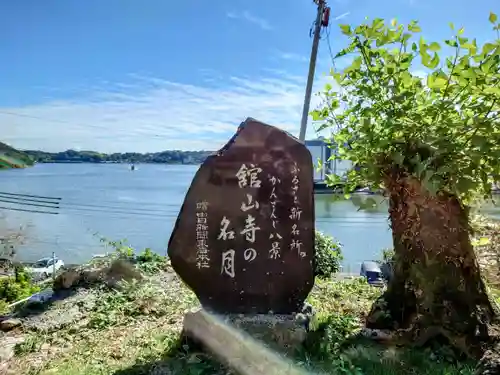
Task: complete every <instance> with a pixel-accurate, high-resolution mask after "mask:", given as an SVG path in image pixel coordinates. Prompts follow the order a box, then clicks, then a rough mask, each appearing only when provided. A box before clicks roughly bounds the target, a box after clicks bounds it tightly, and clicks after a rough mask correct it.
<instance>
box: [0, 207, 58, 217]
mask: <svg viewBox="0 0 500 375" xmlns="http://www.w3.org/2000/svg"><path fill="white" fill-rule="evenodd" d="M0 210H11V211H24V212H31V213H37V214H50V215H57V214H59V212H48V211H38V210H27V209H24V208H13V207H3V206H0Z"/></svg>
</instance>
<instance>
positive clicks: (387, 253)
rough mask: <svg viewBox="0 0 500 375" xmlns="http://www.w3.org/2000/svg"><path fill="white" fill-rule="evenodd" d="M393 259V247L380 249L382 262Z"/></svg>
mask: <svg viewBox="0 0 500 375" xmlns="http://www.w3.org/2000/svg"><path fill="white" fill-rule="evenodd" d="M393 259H394V249H392V248H387V249H382V262H391V261H392V260H393Z"/></svg>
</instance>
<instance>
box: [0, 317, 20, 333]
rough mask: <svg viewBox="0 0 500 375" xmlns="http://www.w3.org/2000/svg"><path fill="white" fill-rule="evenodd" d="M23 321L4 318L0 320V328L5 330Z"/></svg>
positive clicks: (17, 325)
mask: <svg viewBox="0 0 500 375" xmlns="http://www.w3.org/2000/svg"><path fill="white" fill-rule="evenodd" d="M21 324H23V322H22V321H21V320H20V319H16V318H10V319H6V320H2V321H1V322H0V330H2V331H4V332H7V331H10V330H12V329H14V328H16V327H19V326H20V325H21Z"/></svg>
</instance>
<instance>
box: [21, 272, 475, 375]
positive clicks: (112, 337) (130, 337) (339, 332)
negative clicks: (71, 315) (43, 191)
mask: <svg viewBox="0 0 500 375" xmlns="http://www.w3.org/2000/svg"><path fill="white" fill-rule="evenodd" d="M166 275H168V277H166ZM162 278H165V279H164V282H162V281H161V280H162ZM94 293H95V297H94V298H97V299H94V300H93V301H92V298H91V297H88V298H85V299H81V300H79V301H78V302H74V303H72V305H73V306H75V305H76V306H78V308H79V309H80V311H85V314H84V316H83V317H82V318H81V320H80V322H79V323H78V324H77V323H76V322H75V324H74V325H73V324H72V325H68V326H65V327H63V328H61V329H58V330H54V331H50V330H44V331H31V332H28V333H27V335H26V337H25V341H24V343H22V344H18V345H17V347H16V358H15V360H14V362H13V363H12V367H11V368H12V369H13V370H15V371H16V373H23V374H38V375H42V374H43V375H49V374H65V375H108V374H109V375H111V374H114V375H139V374H193V375H194V374H199V375H200V374H220V375H222V374H230V372H229V371H228V370H227V369H226V368H224V367H223V366H222V365H220V364H218V363H217V362H216V361H214V360H213V359H212V358H210V356H208V355H207V354H205V353H202V352H201V351H200V350H199V349H198V348H197V347H196V346H193V345H192V344H191V343H189V342H185V341H181V339H180V333H181V329H182V318H183V314H184V312H185V311H186V310H187V309H189V308H192V307H195V306H196V305H197V300H196V298H195V296H194V295H193V294H192V292H191V291H189V290H188V289H187V288H186V287H185V286H184V285H183V283H182V282H181V281H180V280H179V279H178V278H177V277H176V276H175V275H173V274H171V273H170V272H166V273H165V272H164V271H163V272H162V273H160V274H157V275H156V276H151V277H150V279H148V280H146V281H143V282H142V283H122V285H121V287H120V288H119V289H116V290H106V289H104V288H102V289H99V288H98V289H96V290H95V291H94ZM380 293H381V291H380V289H378V288H375V287H371V286H369V285H368V284H366V283H365V282H364V281H362V280H353V281H352V282H348V281H322V280H318V281H317V283H316V285H315V287H314V290H313V291H312V293H311V295H310V297H309V300H308V301H309V302H310V303H311V304H312V305H313V306H314V307H315V308H316V310H317V315H316V319H314V320H313V321H311V329H312V331H313V332H311V334H310V337H309V338H308V341H307V342H306V345H305V348H304V350H303V351H301V352H300V353H297V355H296V357H295V360H296V362H297V365H299V366H302V367H304V368H306V369H309V370H311V372H316V373H318V372H323V373H325V372H326V373H329V374H358V375H362V374H367V375H368V374H370V375H377V374H398V375H400V374H429V375H438V374H442V375H445V374H447V375H455V374H462V375H467V374H472V373H473V365H474V364H469V363H457V362H456V361H455V360H454V359H453V357H452V356H447V354H446V351H445V350H444V349H443V348H437V349H436V350H434V351H433V350H430V349H426V350H425V351H415V350H410V349H409V350H405V349H401V348H396V347H386V346H382V345H378V344H376V343H374V342H373V341H371V340H368V339H366V338H360V337H359V336H357V333H358V332H359V331H360V327H361V324H362V322H363V318H364V316H365V314H366V313H367V312H368V311H369V308H370V306H371V303H372V302H373V301H374V300H375V299H376V298H377V297H378V296H379V295H380ZM69 303H70V301H65V302H64V303H62V304H61V305H60V306H54V307H53V308H54V309H58V308H59V309H64V308H67V307H68V304H69ZM61 313H62V310H61Z"/></svg>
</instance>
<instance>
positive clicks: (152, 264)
mask: <svg viewBox="0 0 500 375" xmlns="http://www.w3.org/2000/svg"><path fill="white" fill-rule="evenodd" d="M136 260H137V267H138V268H139V269H140V270H141V271H142V272H144V273H147V274H155V273H158V272H161V271H162V270H165V267H166V266H167V257H165V256H163V255H160V254H157V253H155V252H153V251H152V250H151V249H150V248H146V249H144V251H142V252H141V253H139V254H138V255H137V256H136Z"/></svg>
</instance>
